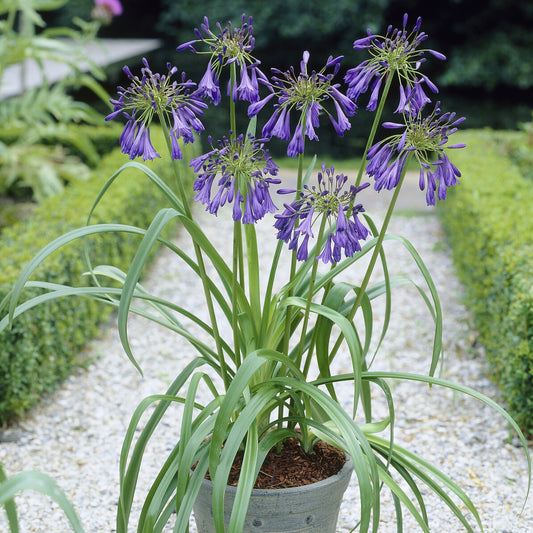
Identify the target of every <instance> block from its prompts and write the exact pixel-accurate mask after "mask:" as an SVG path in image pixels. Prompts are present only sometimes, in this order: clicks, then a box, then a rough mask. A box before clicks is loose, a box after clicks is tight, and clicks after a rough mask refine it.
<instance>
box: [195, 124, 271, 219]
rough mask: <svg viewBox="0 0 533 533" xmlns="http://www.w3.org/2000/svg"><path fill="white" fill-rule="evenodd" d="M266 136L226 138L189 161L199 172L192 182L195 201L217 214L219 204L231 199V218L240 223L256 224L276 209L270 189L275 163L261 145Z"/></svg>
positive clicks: (228, 201)
mask: <svg viewBox="0 0 533 533" xmlns="http://www.w3.org/2000/svg"><path fill="white" fill-rule="evenodd" d="M264 141H265V139H255V138H254V137H252V136H249V137H248V138H245V137H244V135H242V134H241V135H239V136H238V137H237V138H230V139H228V138H226V137H224V139H222V141H219V142H218V145H219V148H213V150H211V151H210V152H208V153H206V154H203V155H201V156H199V157H197V158H195V159H193V160H191V164H190V166H191V167H192V168H193V169H194V171H195V172H196V173H197V174H198V178H197V179H196V181H195V183H194V190H195V191H197V194H196V197H195V200H196V201H197V202H200V203H202V204H204V205H205V206H206V210H207V211H209V212H210V213H212V214H214V215H216V214H217V213H218V210H219V208H220V207H222V206H223V205H225V204H226V203H228V204H230V203H231V202H233V220H235V221H239V220H242V223H243V224H251V223H255V222H256V221H257V220H260V219H261V218H263V217H264V216H265V214H266V213H273V212H275V211H276V210H277V207H276V206H275V205H274V202H273V201H272V198H271V196H270V192H269V186H270V185H271V184H278V183H280V180H279V179H275V178H273V176H276V175H277V173H278V170H279V169H278V166H277V165H276V164H275V163H274V162H273V161H272V158H271V157H270V155H269V153H268V150H266V149H265V148H264Z"/></svg>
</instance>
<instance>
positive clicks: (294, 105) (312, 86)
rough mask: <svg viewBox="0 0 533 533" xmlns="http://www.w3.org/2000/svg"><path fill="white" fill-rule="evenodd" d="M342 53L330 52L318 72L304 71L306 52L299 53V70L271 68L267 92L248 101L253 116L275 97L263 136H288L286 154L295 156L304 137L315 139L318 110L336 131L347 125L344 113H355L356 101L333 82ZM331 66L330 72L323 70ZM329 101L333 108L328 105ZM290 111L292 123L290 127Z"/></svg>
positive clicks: (307, 59)
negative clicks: (338, 54) (265, 94)
mask: <svg viewBox="0 0 533 533" xmlns="http://www.w3.org/2000/svg"><path fill="white" fill-rule="evenodd" d="M342 59H343V58H342V56H340V57H332V56H330V57H329V58H328V60H327V62H326V65H325V66H324V67H323V68H322V69H321V70H320V71H318V72H316V71H314V70H313V71H312V72H311V73H309V72H308V63H309V52H307V51H305V52H304V53H303V58H302V61H301V62H300V72H299V73H296V72H295V70H294V68H292V67H291V68H290V69H289V70H287V71H284V72H282V71H280V70H278V69H272V71H273V73H274V76H273V77H272V80H271V85H269V88H270V93H269V94H268V95H267V96H266V97H264V98H263V99H262V100H259V101H258V102H256V103H254V104H252V105H250V107H249V108H248V115H249V116H250V117H253V116H256V115H257V114H258V113H259V111H261V109H263V108H264V107H265V105H266V104H267V103H269V102H270V101H271V100H272V99H273V98H274V99H276V100H277V103H276V105H275V106H274V112H273V113H272V115H271V117H270V119H269V120H268V121H267V123H266V124H265V125H264V126H263V131H262V134H263V136H264V137H278V138H280V139H282V140H285V141H288V140H290V142H289V144H288V147H287V155H288V156H289V157H296V156H297V155H299V154H301V153H303V151H304V137H305V136H307V138H308V139H310V140H318V135H317V133H316V131H315V128H318V126H319V125H320V122H319V116H320V114H323V113H325V114H327V115H328V116H329V118H330V120H331V123H332V124H333V127H334V128H335V131H336V132H337V134H338V135H340V136H342V135H344V132H345V131H346V130H349V129H350V121H349V120H348V118H347V116H349V117H351V116H352V115H354V114H355V110H356V105H355V104H354V102H353V101H352V100H350V99H349V98H347V97H346V96H345V95H344V94H342V93H341V91H339V87H340V84H338V83H333V78H334V77H335V75H336V74H337V73H338V71H339V67H340V63H341V61H342ZM327 69H332V72H327ZM327 104H330V105H332V106H333V109H331V110H330V109H328V107H329V105H327ZM291 113H292V117H293V121H294V115H296V120H295V121H296V126H295V127H294V131H291Z"/></svg>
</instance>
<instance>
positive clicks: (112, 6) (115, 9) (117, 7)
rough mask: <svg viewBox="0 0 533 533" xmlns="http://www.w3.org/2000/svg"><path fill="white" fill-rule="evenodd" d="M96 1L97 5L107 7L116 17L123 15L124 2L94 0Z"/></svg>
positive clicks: (117, 0)
mask: <svg viewBox="0 0 533 533" xmlns="http://www.w3.org/2000/svg"><path fill="white" fill-rule="evenodd" d="M94 3H95V4H96V5H97V6H104V7H106V8H107V9H108V10H109V11H110V12H111V14H112V15H114V16H115V17H116V16H118V15H122V4H121V3H120V0H94Z"/></svg>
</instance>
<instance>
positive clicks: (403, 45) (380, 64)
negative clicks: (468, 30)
mask: <svg viewBox="0 0 533 533" xmlns="http://www.w3.org/2000/svg"><path fill="white" fill-rule="evenodd" d="M407 20H408V17H407V15H404V18H403V26H402V29H401V30H399V29H398V28H394V29H393V28H392V26H389V28H388V29H387V33H386V35H384V36H381V35H374V34H372V33H371V32H370V30H369V31H368V35H367V36H366V37H364V38H362V39H357V40H356V41H355V42H354V43H353V46H354V48H355V49H356V50H368V52H370V55H371V57H370V59H366V60H365V61H363V62H362V63H361V64H360V65H358V66H357V67H355V68H353V69H350V70H348V72H347V73H346V76H345V81H346V83H347V84H348V90H347V91H346V94H347V96H349V97H350V98H352V99H353V100H354V101H355V102H357V99H358V98H359V96H360V95H361V94H363V93H366V92H367V91H368V89H369V88H370V89H371V91H372V92H371V95H370V100H369V102H368V105H367V109H368V110H370V111H374V110H375V109H376V107H377V104H378V101H379V95H380V90H381V88H382V83H383V80H387V81H388V83H390V82H391V81H392V78H393V76H394V75H396V76H397V77H398V79H399V81H400V102H399V104H398V107H397V108H396V112H398V113H402V112H404V111H405V110H406V104H407V102H408V101H410V105H411V109H412V110H413V111H414V112H416V111H418V109H419V108H421V107H422V106H423V105H424V104H425V103H427V102H429V101H430V100H429V98H428V97H427V95H426V93H425V92H424V89H423V87H422V83H425V84H426V86H427V87H429V89H430V90H431V91H432V92H434V93H436V92H438V89H437V86H436V85H435V84H434V83H433V82H432V81H431V80H430V79H429V78H428V77H427V76H426V75H424V74H421V73H420V72H419V67H420V65H421V64H422V63H423V62H424V61H425V60H426V58H425V57H424V52H428V53H430V54H431V55H433V56H434V57H436V58H438V59H441V60H444V59H446V57H445V56H444V54H441V53H440V52H437V51H435V50H431V49H420V48H419V47H420V45H421V44H422V43H423V42H424V41H425V40H426V39H427V37H428V36H427V34H426V33H424V32H421V31H420V27H421V24H422V19H421V18H420V17H419V18H418V19H417V21H416V24H415V26H414V28H413V31H412V32H411V33H408V32H407V30H406V26H407Z"/></svg>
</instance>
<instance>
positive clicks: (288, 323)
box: [283, 137, 305, 354]
mask: <svg viewBox="0 0 533 533" xmlns="http://www.w3.org/2000/svg"><path fill="white" fill-rule="evenodd" d="M304 142H305V137H304ZM303 167H304V154H303V151H302V153H301V154H299V155H298V178H297V180H296V193H295V194H296V196H298V195H299V194H300V192H301V190H302V182H303ZM296 224H298V221H296V223H295V226H296ZM296 264H297V259H296V250H293V253H292V256H291V269H290V274H289V280H292V279H293V278H294V276H295V275H296ZM292 293H293V289H290V291H289V294H288V296H292ZM291 313H292V309H291V308H290V307H288V308H287V320H286V321H285V335H284V338H283V353H284V354H288V353H289V339H290V336H291V323H292V320H291V319H290V314H291Z"/></svg>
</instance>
